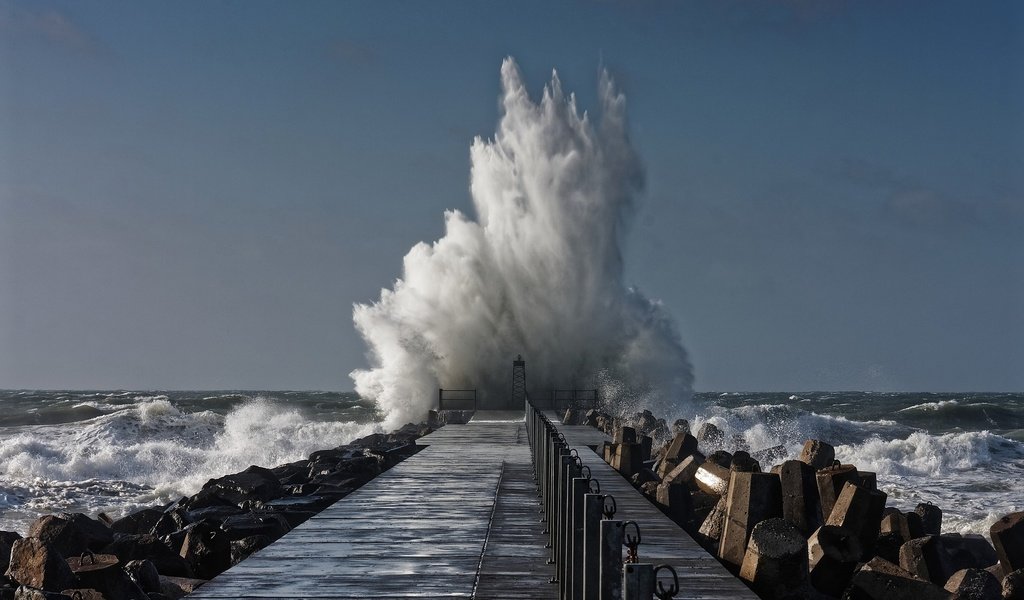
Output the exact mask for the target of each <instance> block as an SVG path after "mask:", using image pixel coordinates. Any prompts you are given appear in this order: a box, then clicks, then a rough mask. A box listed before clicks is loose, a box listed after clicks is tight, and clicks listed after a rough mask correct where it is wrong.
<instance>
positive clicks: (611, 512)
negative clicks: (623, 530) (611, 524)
mask: <svg viewBox="0 0 1024 600" xmlns="http://www.w3.org/2000/svg"><path fill="white" fill-rule="evenodd" d="M609 500H611V501H612V505H611V506H608V501H609ZM618 509H619V507H618V506H617V505H616V504H615V496H612V495H611V494H605V495H604V502H603V503H602V505H601V512H602V513H604V518H605V519H606V520H610V519H611V518H612V517H614V516H615V511H617V510H618Z"/></svg>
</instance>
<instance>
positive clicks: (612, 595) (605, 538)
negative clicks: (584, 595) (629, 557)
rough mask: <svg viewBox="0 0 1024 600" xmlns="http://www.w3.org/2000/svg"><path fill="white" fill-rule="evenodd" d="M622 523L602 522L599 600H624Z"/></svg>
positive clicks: (607, 520) (608, 520) (609, 520)
mask: <svg viewBox="0 0 1024 600" xmlns="http://www.w3.org/2000/svg"><path fill="white" fill-rule="evenodd" d="M622 532H623V528H622V521H618V520H612V519H605V520H604V521H601V539H600V558H601V562H600V565H599V571H598V575H599V578H600V581H601V589H600V594H599V595H598V598H599V600H622V539H623V538H622Z"/></svg>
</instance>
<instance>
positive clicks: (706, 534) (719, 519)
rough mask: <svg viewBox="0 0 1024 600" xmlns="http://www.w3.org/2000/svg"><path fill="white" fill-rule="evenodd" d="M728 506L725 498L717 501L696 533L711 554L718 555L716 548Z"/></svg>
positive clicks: (720, 537)
mask: <svg viewBox="0 0 1024 600" xmlns="http://www.w3.org/2000/svg"><path fill="white" fill-rule="evenodd" d="M727 507H728V504H727V502H726V498H725V496H722V497H721V498H719V499H718V503H716V504H715V507H714V508H712V509H711V512H709V513H708V516H707V517H705V518H704V521H703V522H702V523H701V525H700V529H698V530H697V532H698V533H699V534H700V536H701V537H700V539H701V542H703V544H704V545H705V546H707V547H709V548H711V550H710V551H711V552H712V553H713V554H715V555H716V556H717V555H718V546H719V543H720V541H721V539H722V529H723V528H724V527H725V513H726V509H727Z"/></svg>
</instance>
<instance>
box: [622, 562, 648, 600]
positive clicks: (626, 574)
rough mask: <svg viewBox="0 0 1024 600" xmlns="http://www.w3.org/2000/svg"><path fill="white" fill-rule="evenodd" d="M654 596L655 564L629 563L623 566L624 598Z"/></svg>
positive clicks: (633, 599)
mask: <svg viewBox="0 0 1024 600" xmlns="http://www.w3.org/2000/svg"><path fill="white" fill-rule="evenodd" d="M653 596H654V565H652V564H647V563H628V564H626V565H624V566H623V568H622V598H623V600H651V598H652V597H653Z"/></svg>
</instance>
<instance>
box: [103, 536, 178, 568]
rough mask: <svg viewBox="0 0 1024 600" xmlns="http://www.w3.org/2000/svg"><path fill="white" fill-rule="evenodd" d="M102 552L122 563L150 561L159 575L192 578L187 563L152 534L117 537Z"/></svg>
mask: <svg viewBox="0 0 1024 600" xmlns="http://www.w3.org/2000/svg"><path fill="white" fill-rule="evenodd" d="M103 551H104V552H105V553H107V554H113V555H115V556H117V558H118V560H120V561H121V562H122V563H126V562H128V561H132V560H148V561H151V562H152V563H153V566H155V567H156V570H157V571H159V572H160V574H161V575H171V576H175V577H191V576H192V568H191V567H190V566H189V564H188V562H187V561H186V560H185V559H184V558H182V557H181V556H179V555H177V554H175V553H174V552H173V551H172V550H171V549H170V548H169V547H168V546H167V544H165V543H163V542H162V541H160V540H159V539H158V538H157V537H156V536H154V535H152V534H148V533H147V534H142V535H120V536H117V537H116V538H115V539H114V541H113V542H111V543H110V544H109V545H108V546H107V547H106V548H104V549H103Z"/></svg>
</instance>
